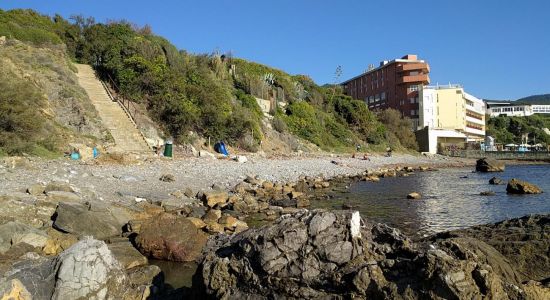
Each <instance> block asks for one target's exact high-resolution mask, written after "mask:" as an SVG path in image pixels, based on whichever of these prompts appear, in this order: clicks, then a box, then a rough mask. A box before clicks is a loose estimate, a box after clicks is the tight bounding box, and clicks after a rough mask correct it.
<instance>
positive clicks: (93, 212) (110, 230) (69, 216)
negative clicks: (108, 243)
mask: <svg viewBox="0 0 550 300" xmlns="http://www.w3.org/2000/svg"><path fill="white" fill-rule="evenodd" d="M54 216H55V220H54V223H53V227H54V228H56V229H58V230H61V231H62V232H66V233H73V234H76V235H80V236H93V237H94V238H96V239H100V240H103V239H106V238H109V237H112V236H117V235H120V234H121V233H122V226H121V225H120V222H119V221H118V220H117V219H116V218H115V217H114V216H113V215H112V214H111V212H110V211H109V210H107V209H105V207H102V206H101V205H100V204H98V205H97V206H95V205H94V204H92V203H71V202H60V203H59V204H58V206H57V209H56V211H55V215H54Z"/></svg>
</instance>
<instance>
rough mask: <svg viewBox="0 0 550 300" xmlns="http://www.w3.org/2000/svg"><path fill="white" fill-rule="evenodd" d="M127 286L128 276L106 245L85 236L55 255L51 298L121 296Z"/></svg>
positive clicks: (121, 297) (122, 297) (54, 299)
mask: <svg viewBox="0 0 550 300" xmlns="http://www.w3.org/2000/svg"><path fill="white" fill-rule="evenodd" d="M128 286H129V280H128V276H127V275H126V273H124V271H123V267H122V265H121V264H120V263H119V262H118V261H117V260H116V258H115V256H114V255H113V254H112V253H111V251H110V250H109V248H108V247H107V245H106V244H105V243H104V242H101V241H98V240H94V239H90V238H86V239H83V240H81V241H80V242H78V243H76V244H74V245H73V246H72V247H71V248H69V249H67V251H64V252H63V253H61V254H60V255H59V257H58V260H57V274H56V282H55V290H54V293H53V295H52V299H53V300H57V299H59V300H61V299H106V298H107V296H109V298H112V299H124V298H125V295H126V294H127V293H128V292H127V291H128Z"/></svg>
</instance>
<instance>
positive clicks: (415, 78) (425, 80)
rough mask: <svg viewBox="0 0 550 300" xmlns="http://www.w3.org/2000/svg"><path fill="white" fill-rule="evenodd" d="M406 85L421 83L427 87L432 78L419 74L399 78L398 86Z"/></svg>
mask: <svg viewBox="0 0 550 300" xmlns="http://www.w3.org/2000/svg"><path fill="white" fill-rule="evenodd" d="M404 83H421V84H424V85H426V84H429V83H430V76H428V74H418V75H405V76H403V77H399V78H397V84H404Z"/></svg>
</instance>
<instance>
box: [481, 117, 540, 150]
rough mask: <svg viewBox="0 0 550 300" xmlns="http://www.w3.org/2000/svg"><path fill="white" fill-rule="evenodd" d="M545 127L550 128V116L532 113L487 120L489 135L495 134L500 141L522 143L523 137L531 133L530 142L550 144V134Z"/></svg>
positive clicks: (503, 142)
mask: <svg viewBox="0 0 550 300" xmlns="http://www.w3.org/2000/svg"><path fill="white" fill-rule="evenodd" d="M544 128H549V129H550V117H548V116H543V115H532V116H528V117H505V116H502V117H496V118H490V119H489V120H488V122H487V135H490V136H493V137H494V138H495V139H496V141H497V142H498V143H502V144H509V143H514V144H521V143H522V141H521V137H522V135H524V134H529V142H530V143H531V142H532V141H533V139H534V140H535V141H536V143H544V144H547V145H548V144H550V135H548V134H547V133H546V132H545V130H544Z"/></svg>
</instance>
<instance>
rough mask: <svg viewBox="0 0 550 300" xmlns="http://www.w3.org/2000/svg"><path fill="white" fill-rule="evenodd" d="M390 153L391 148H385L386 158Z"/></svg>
mask: <svg viewBox="0 0 550 300" xmlns="http://www.w3.org/2000/svg"><path fill="white" fill-rule="evenodd" d="M391 152H392V150H391V147H388V148H386V156H387V157H391Z"/></svg>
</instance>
